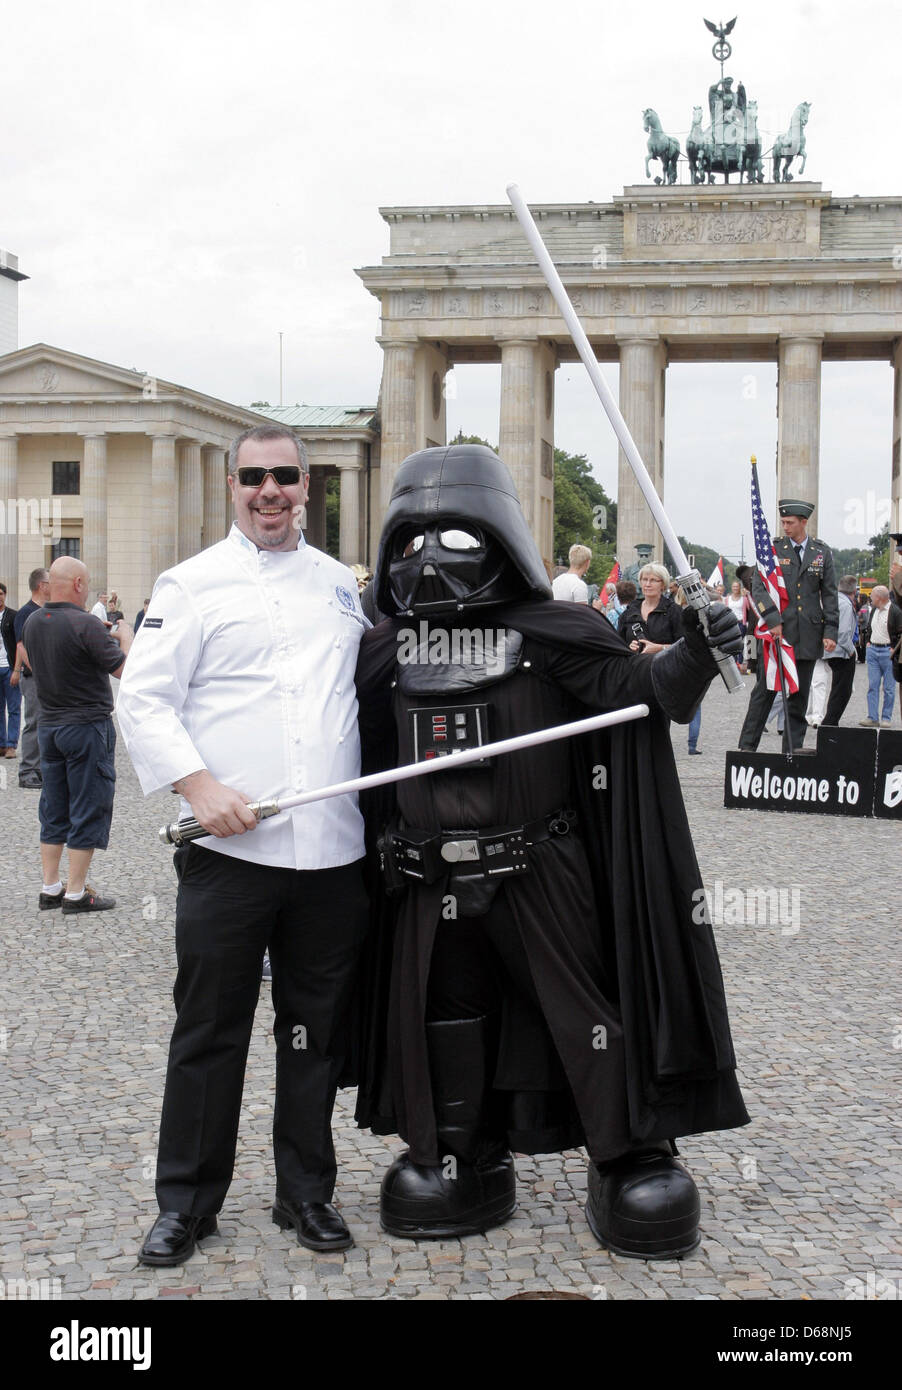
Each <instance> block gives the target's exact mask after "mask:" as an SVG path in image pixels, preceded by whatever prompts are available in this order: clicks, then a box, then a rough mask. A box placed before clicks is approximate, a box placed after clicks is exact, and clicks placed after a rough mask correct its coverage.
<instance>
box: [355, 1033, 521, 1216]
mask: <svg viewBox="0 0 902 1390" xmlns="http://www.w3.org/2000/svg"><path fill="white" fill-rule="evenodd" d="M487 1024H488V1020H487V1019H486V1018H474V1019H459V1020H453V1021H450V1022H446V1023H429V1024H427V1025H426V1031H427V1035H428V1039H429V1060H430V1063H431V1071H432V1090H433V1101H434V1104H435V1118H436V1131H437V1136H438V1148H439V1153H440V1155H441V1158H440V1162H439V1163H438V1164H437V1165H435V1166H432V1165H430V1166H426V1165H423V1164H418V1163H413V1162H411V1160H410V1158H409V1156H408V1155H407V1154H403V1155H402V1157H401V1158H398V1159H396V1160H395V1162H394V1163H393V1164H392V1166H391V1168H389V1170H388V1172H387V1173H386V1175H385V1177H384V1178H383V1180H382V1200H381V1217H382V1225H383V1228H384V1229H385V1230H386V1231H388V1232H389V1234H390V1235H396V1236H413V1237H416V1238H419V1239H437V1238H439V1237H453V1236H466V1235H476V1234H477V1233H478V1232H480V1231H487V1230H490V1229H491V1227H493V1226H499V1225H501V1223H502V1222H503V1221H505V1220H506V1219H507V1217H508V1216H510V1214H511V1212H512V1211H513V1210H514V1208H515V1206H516V1204H517V1197H516V1172H515V1170H514V1161H513V1159H512V1157H511V1155H510V1153H509V1151H508V1150H507V1148H506V1147H505V1146H504V1145H503V1144H502V1143H500V1142H499V1141H497V1140H493V1139H492V1138H491V1137H490V1135H489V1134H488V1133H487V1130H486V1115H485V1097H486V1093H487V1091H488V1089H489V1084H490V1083H489V1076H488V1056H487Z"/></svg>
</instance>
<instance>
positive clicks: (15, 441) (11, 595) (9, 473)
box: [0, 434, 30, 608]
mask: <svg viewBox="0 0 902 1390" xmlns="http://www.w3.org/2000/svg"><path fill="white" fill-rule="evenodd" d="M18 496H19V437H18V435H15V434H0V505H2V507H3V514H4V523H5V524H4V526H3V527H2V529H0V579H2V580H3V582H4V584H5V585H6V588H7V595H6V602H7V603H8V605H9V607H10V608H18V607H19V602H20V599H21V597H22V596H21V595H20V594H19V531H18V526H17V525H16V524H14V523H13V522H12V521H11V520H10V512H12V513H13V515H14V516H15V518H16V522H18V515H19V507H18V504H17V501H16V499H17V498H18ZM25 597H26V599H27V598H29V597H30V595H26V596H25Z"/></svg>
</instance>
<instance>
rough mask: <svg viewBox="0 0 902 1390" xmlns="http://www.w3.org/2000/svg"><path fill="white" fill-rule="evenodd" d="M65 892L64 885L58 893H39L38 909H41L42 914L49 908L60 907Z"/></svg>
mask: <svg viewBox="0 0 902 1390" xmlns="http://www.w3.org/2000/svg"><path fill="white" fill-rule="evenodd" d="M65 891H66V888H65V884H64V885H63V887H62V888H61V889H60V890H59V892H58V893H39V894H38V907H39V908H40V909H41V911H42V912H46V911H47V910H48V908H51V907H62V905H63V894H64V893H65Z"/></svg>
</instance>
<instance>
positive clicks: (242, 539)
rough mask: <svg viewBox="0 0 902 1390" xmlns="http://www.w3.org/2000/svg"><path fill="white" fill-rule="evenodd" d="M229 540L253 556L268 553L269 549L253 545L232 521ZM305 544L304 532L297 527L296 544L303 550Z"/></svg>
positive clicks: (287, 552)
mask: <svg viewBox="0 0 902 1390" xmlns="http://www.w3.org/2000/svg"><path fill="white" fill-rule="evenodd" d="M229 540H230V541H232V543H233V544H236V543H237V544H238V545H240V546H241V547H242V549H244V550H249V551H250V553H251V554H252V555H253V556H255V557H256V556H258V555H268V554H270V551H268V550H262V549H261V548H260V546H258V545H254V542H253V541H252V540H250V539H249V538H248V537H247V536H246V535H245V534H244V532H243V531H242V530H241V529H240V527H239V526H238V525H237V523H236V522H234V521H233V522H232V529H231V531H230V532H229ZM306 544H307V542H306V540H305V539H304V533H303V531H301V530H300V529H299V530H298V545H297V548H298V550H303V549H304V547H305V546H306ZM272 553H275V552H272ZM284 553H285V554H290V553H291V552H290V551H285V552H284Z"/></svg>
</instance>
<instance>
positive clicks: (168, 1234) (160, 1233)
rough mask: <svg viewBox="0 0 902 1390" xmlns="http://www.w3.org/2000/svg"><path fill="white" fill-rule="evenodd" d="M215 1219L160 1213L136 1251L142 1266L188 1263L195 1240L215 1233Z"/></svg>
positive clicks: (169, 1212)
mask: <svg viewBox="0 0 902 1390" xmlns="http://www.w3.org/2000/svg"><path fill="white" fill-rule="evenodd" d="M216 1230H217V1227H216V1217H215V1216H183V1215H182V1214H181V1212H178V1211H161V1212H160V1214H159V1216H158V1217H157V1219H156V1221H155V1222H154V1223H153V1226H152V1227H151V1229H150V1231H149V1232H148V1235H147V1239H146V1240H145V1242H144V1244H143V1245H142V1246H141V1249H140V1250H139V1252H138V1262H139V1264H142V1265H181V1264H184V1263H185V1261H186V1260H190V1258H191V1256H192V1255H193V1254H194V1249H195V1246H196V1244H197V1242H198V1241H199V1240H203V1239H204V1237H205V1236H215V1234H216Z"/></svg>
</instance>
